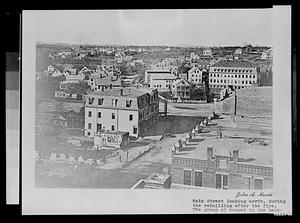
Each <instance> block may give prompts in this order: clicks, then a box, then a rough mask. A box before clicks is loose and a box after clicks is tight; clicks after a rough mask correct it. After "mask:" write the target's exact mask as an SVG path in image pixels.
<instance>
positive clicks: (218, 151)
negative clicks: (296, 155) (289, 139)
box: [174, 137, 273, 166]
mask: <svg viewBox="0 0 300 223" xmlns="http://www.w3.org/2000/svg"><path fill="white" fill-rule="evenodd" d="M196 140H199V141H200V142H198V143H195V142H193V141H191V142H189V143H188V144H187V145H186V146H183V148H182V149H181V151H180V152H178V153H177V154H176V155H174V156H175V157H182V158H191V159H201V160H207V147H210V146H212V147H213V154H214V155H220V156H232V152H233V150H239V161H238V163H243V164H248V165H261V166H272V163H273V162H272V142H269V141H268V143H267V145H265V146H264V145H260V143H259V142H252V143H247V142H244V139H243V138H241V137H236V138H225V137H223V138H217V137H207V138H202V139H200V137H198V139H196Z"/></svg>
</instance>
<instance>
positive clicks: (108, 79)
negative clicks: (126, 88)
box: [88, 71, 122, 91]
mask: <svg viewBox="0 0 300 223" xmlns="http://www.w3.org/2000/svg"><path fill="white" fill-rule="evenodd" d="M88 85H89V86H90V87H91V89H92V90H94V91H99V90H101V91H104V90H107V89H112V88H120V87H121V86H122V82H121V78H120V77H116V76H113V75H111V74H107V73H105V72H104V71H98V72H95V73H93V74H92V75H91V76H90V77H89V80H88Z"/></svg>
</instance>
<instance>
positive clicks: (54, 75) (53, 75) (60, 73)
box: [50, 69, 63, 77]
mask: <svg viewBox="0 0 300 223" xmlns="http://www.w3.org/2000/svg"><path fill="white" fill-rule="evenodd" d="M50 75H51V77H60V76H62V75H63V74H62V72H61V71H60V70H59V69H55V70H54V72H52V73H51V74H50Z"/></svg>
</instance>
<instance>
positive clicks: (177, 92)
mask: <svg viewBox="0 0 300 223" xmlns="http://www.w3.org/2000/svg"><path fill="white" fill-rule="evenodd" d="M171 92H172V95H173V99H179V98H180V99H189V98H190V95H191V84H190V83H189V82H188V81H187V80H185V79H177V80H176V81H174V83H173V84H172V88H171Z"/></svg>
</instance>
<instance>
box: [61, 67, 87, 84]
mask: <svg viewBox="0 0 300 223" xmlns="http://www.w3.org/2000/svg"><path fill="white" fill-rule="evenodd" d="M63 75H65V77H66V81H83V80H84V79H85V75H84V74H83V73H80V72H77V71H76V69H68V70H65V71H64V72H63Z"/></svg>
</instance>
